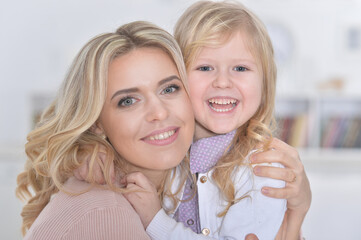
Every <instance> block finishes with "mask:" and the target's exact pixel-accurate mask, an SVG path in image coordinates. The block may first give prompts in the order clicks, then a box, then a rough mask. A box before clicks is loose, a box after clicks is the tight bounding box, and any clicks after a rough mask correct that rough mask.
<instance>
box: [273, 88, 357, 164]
mask: <svg viewBox="0 0 361 240" xmlns="http://www.w3.org/2000/svg"><path fill="white" fill-rule="evenodd" d="M275 116H276V121H277V125H278V128H277V131H276V134H275V135H276V136H277V137H279V138H280V139H282V140H283V141H285V142H287V143H288V144H289V145H291V146H294V147H296V148H298V149H299V152H300V155H301V158H302V159H305V160H312V161H315V160H321V161H322V160H335V161H339V160H340V161H342V160H343V161H361V96H345V95H339V94H337V95H336V94H328V95H322V94H320V95H316V94H313V95H312V94H310V95H297V94H295V95H280V96H278V97H277V98H276V112H275Z"/></svg>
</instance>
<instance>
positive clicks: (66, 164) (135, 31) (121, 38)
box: [16, 21, 189, 234]
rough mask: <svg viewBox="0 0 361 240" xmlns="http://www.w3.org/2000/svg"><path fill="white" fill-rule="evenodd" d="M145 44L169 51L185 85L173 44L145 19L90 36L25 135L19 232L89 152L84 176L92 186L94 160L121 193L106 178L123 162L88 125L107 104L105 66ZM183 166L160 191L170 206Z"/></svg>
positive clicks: (185, 166) (168, 177)
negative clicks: (101, 156)
mask: <svg viewBox="0 0 361 240" xmlns="http://www.w3.org/2000/svg"><path fill="white" fill-rule="evenodd" d="M145 47H150V48H158V49H161V50H163V51H164V52H165V53H167V54H168V55H169V56H170V58H171V59H172V60H173V61H174V63H175V65H176V67H177V69H178V73H179V75H180V78H181V79H182V81H183V83H184V79H186V71H185V66H184V62H183V57H182V53H181V51H180V48H179V46H178V44H177V42H176V41H175V40H174V38H173V37H172V36H171V35H170V34H169V33H167V32H166V31H164V30H163V29H161V28H158V27H157V26H155V25H153V24H150V23H147V22H141V21H138V22H132V23H129V24H125V25H123V26H121V27H120V28H119V29H117V31H116V32H114V33H105V34H102V35H99V36H97V37H95V38H93V39H92V40H90V41H89V42H88V43H87V44H86V45H85V46H84V47H83V48H82V49H81V50H80V52H79V53H78V55H77V56H76V58H75V60H74V61H73V63H72V65H71V67H70V70H69V72H68V74H67V76H66V78H65V80H64V82H63V84H62V86H61V88H60V90H59V92H58V94H57V97H56V98H55V100H54V101H53V102H52V104H51V105H50V106H49V107H48V108H47V109H46V110H45V111H44V113H43V115H42V117H41V119H40V122H39V123H38V124H37V126H36V127H35V129H34V130H33V131H31V132H30V133H29V135H28V136H27V143H26V146H25V151H26V154H27V157H28V159H27V161H26V164H25V171H24V172H22V173H20V174H19V175H18V177H17V184H18V186H17V189H16V194H17V196H18V197H19V198H20V199H22V200H24V201H27V203H26V205H25V206H24V208H23V210H22V213H21V215H22V218H23V225H22V231H23V234H25V233H26V231H27V230H28V229H29V228H30V227H31V225H32V224H33V222H34V221H35V219H36V218H37V217H38V215H39V214H40V212H41V211H42V209H43V208H44V207H45V206H46V204H47V203H48V202H49V200H50V198H51V196H52V195H53V194H54V193H56V192H58V191H59V190H62V191H66V190H65V189H64V187H63V184H64V182H65V181H66V180H67V179H68V178H69V177H71V176H72V175H73V171H74V170H75V169H77V168H78V167H79V166H80V165H81V164H82V161H83V160H84V159H86V158H88V156H91V157H90V160H89V174H88V176H89V177H90V178H89V180H88V181H89V182H90V183H92V184H95V179H94V177H93V166H94V163H95V162H97V164H99V165H100V166H101V168H102V171H103V174H104V176H105V181H106V183H107V186H109V188H110V189H112V190H116V191H120V192H121V191H124V190H122V189H119V188H116V187H115V186H114V184H112V181H111V179H110V165H111V163H112V161H114V164H115V166H117V167H118V168H119V167H120V168H121V167H122V166H124V164H125V163H124V161H122V160H120V159H121V158H119V157H117V153H116V152H115V150H114V149H113V147H112V146H111V144H110V143H109V142H108V141H107V140H106V139H104V138H102V137H101V136H99V135H96V134H95V133H94V132H93V131H91V128H92V126H93V125H94V123H95V122H96V121H97V120H98V118H99V116H100V113H101V111H102V108H103V104H104V102H105V98H106V92H107V79H108V77H107V73H108V67H109V64H110V63H111V61H112V60H113V59H115V58H117V57H119V56H123V55H125V54H127V53H129V52H131V51H132V50H134V49H138V48H145ZM184 85H185V87H186V89H187V86H186V84H184ZM100 146H104V147H105V152H106V153H107V154H106V160H105V164H103V162H102V161H100V159H99V157H98V153H99V151H100ZM104 147H103V148H104ZM114 159H117V160H114ZM181 169H182V177H181V184H180V185H179V188H178V189H177V191H176V192H173V193H172V192H171V189H170V188H171V186H172V183H173V182H174V180H175V179H174V178H175V177H174V176H175V174H173V173H174V171H175V168H174V169H171V170H168V171H167V173H166V175H165V178H164V180H163V184H162V187H161V189H159V191H158V193H159V196H160V198H161V199H163V197H165V196H168V197H170V198H171V199H172V200H173V205H174V206H175V203H176V201H178V199H177V198H176V195H177V194H178V193H179V192H180V191H181V186H182V185H183V184H182V183H184V182H185V179H186V178H187V175H188V173H189V160H188V158H186V159H185V160H184V161H182V163H181ZM182 181H183V182H182ZM73 194H74V193H73ZM169 210H170V211H171V210H174V209H169Z"/></svg>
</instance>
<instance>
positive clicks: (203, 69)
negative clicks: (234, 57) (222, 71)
mask: <svg viewBox="0 0 361 240" xmlns="http://www.w3.org/2000/svg"><path fill="white" fill-rule="evenodd" d="M206 68H207V69H206ZM237 69H240V70H237ZM197 70H199V71H202V72H208V71H212V70H213V68H212V67H210V66H201V67H198V68H197ZM233 70H235V71H237V72H245V71H247V70H249V69H248V68H246V67H243V66H236V67H234V68H233Z"/></svg>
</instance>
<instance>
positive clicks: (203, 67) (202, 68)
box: [198, 66, 212, 72]
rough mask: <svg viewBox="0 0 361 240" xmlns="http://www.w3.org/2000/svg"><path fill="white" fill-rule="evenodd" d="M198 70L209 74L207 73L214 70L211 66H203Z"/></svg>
mask: <svg viewBox="0 0 361 240" xmlns="http://www.w3.org/2000/svg"><path fill="white" fill-rule="evenodd" d="M198 70H199V71H204V72H207V71H211V70H212V68H211V67H209V66H202V67H199V68H198Z"/></svg>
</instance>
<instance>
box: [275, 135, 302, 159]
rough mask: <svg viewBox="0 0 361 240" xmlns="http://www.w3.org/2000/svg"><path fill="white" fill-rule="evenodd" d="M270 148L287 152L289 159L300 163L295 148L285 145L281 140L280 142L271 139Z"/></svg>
mask: <svg viewBox="0 0 361 240" xmlns="http://www.w3.org/2000/svg"><path fill="white" fill-rule="evenodd" d="M270 148H274V149H276V150H281V151H284V152H287V153H288V154H289V155H290V156H291V157H293V158H294V159H297V160H299V161H300V156H299V154H298V151H297V150H296V148H294V147H292V146H290V145H288V144H287V143H285V142H283V141H282V140H280V139H278V138H273V139H272V142H271V144H270Z"/></svg>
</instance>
